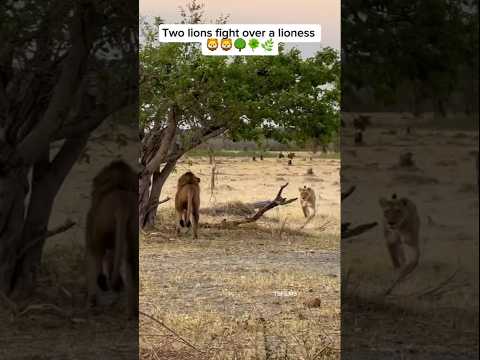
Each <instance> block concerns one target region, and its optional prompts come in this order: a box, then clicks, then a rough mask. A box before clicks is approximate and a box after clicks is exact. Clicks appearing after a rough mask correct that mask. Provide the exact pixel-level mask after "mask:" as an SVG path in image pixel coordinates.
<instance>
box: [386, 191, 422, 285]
mask: <svg viewBox="0 0 480 360" xmlns="http://www.w3.org/2000/svg"><path fill="white" fill-rule="evenodd" d="M379 203H380V206H381V208H382V210H383V233H384V236H385V240H386V242H387V249H388V252H389V253H390V258H391V261H392V264H393V267H394V268H395V270H397V271H398V276H397V277H396V279H395V280H394V282H393V284H392V285H391V286H390V288H389V289H388V290H387V292H386V295H388V294H389V293H390V292H391V291H392V290H393V288H394V287H395V286H396V285H397V284H398V283H399V282H400V281H402V280H403V279H405V277H406V276H407V275H409V274H410V273H411V272H412V271H413V270H414V269H415V268H416V267H417V265H418V260H419V258H420V248H419V232H420V218H419V216H418V213H417V207H416V206H415V204H414V203H413V202H412V201H411V200H409V199H407V198H400V199H397V196H396V195H395V194H393V195H392V198H391V199H390V200H387V199H385V198H383V197H382V198H380V199H379ZM406 250H409V252H410V253H411V257H410V259H407V258H406V256H405V251H406Z"/></svg>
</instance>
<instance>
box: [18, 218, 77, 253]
mask: <svg viewBox="0 0 480 360" xmlns="http://www.w3.org/2000/svg"><path fill="white" fill-rule="evenodd" d="M75 225H76V223H75V222H74V221H72V220H70V219H67V221H65V224H63V225H60V226H58V227H56V228H55V229H52V230H48V231H47V232H46V233H45V235H44V234H41V235H38V236H37V237H36V238H34V239H33V240H32V241H30V242H29V243H27V244H26V245H25V247H24V248H23V249H22V250H20V252H19V253H18V254H17V257H16V258H17V260H18V259H21V258H22V257H23V256H24V255H25V254H26V253H27V251H28V250H30V249H31V248H32V247H34V246H35V245H37V244H38V243H39V242H41V241H43V240H45V239H47V238H49V237H52V236H55V235H58V234H61V233H64V232H65V231H67V230H69V229H70V228H71V227H73V226H75Z"/></svg>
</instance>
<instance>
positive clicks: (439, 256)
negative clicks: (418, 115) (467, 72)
mask: <svg viewBox="0 0 480 360" xmlns="http://www.w3.org/2000/svg"><path fill="white" fill-rule="evenodd" d="M452 121H453V120H452ZM372 122H373V124H372V126H371V127H370V128H368V129H367V130H366V132H365V135H364V140H365V144H364V145H362V146H355V145H354V144H353V143H354V141H353V129H352V128H351V127H350V125H348V124H349V123H348V122H347V128H346V129H345V130H343V132H342V187H344V188H348V187H349V186H350V185H356V186H357V190H356V191H355V192H354V193H353V194H352V195H351V196H350V197H349V198H348V199H347V200H345V202H344V204H342V221H348V222H351V223H352V224H359V223H365V222H370V221H379V220H380V219H381V209H380V206H379V203H378V199H379V197H380V196H384V197H390V196H391V195H392V193H396V194H397V195H398V197H403V196H405V197H408V198H410V199H411V200H412V201H414V202H415V203H416V205H417V208H418V212H419V216H420V221H421V228H420V238H421V242H420V244H421V245H420V247H421V251H422V254H421V258H420V263H419V266H418V268H417V269H416V270H415V271H414V273H412V275H411V276H410V277H408V278H407V279H406V280H405V281H404V282H403V283H401V284H400V285H398V287H397V288H396V289H395V290H394V291H393V293H392V295H391V296H389V297H387V298H385V297H383V295H382V292H383V291H384V290H385V289H386V288H387V287H388V285H389V282H390V281H391V279H392V277H393V272H392V265H391V263H390V258H389V255H388V253H387V249H386V246H385V242H384V239H383V234H382V228H381V227H380V226H378V227H376V228H374V229H372V230H371V231H369V232H367V233H364V234H362V235H361V236H358V237H356V238H352V239H348V240H347V241H345V242H344V243H343V244H342V271H344V273H343V276H344V277H343V279H344V281H342V294H343V295H342V296H343V299H342V329H343V330H342V349H344V350H346V351H347V352H349V353H350V357H348V356H347V357H346V358H348V359H373V358H378V356H381V355H382V356H384V357H385V358H389V359H397V358H398V359H440V358H442V359H473V358H476V356H475V354H477V356H478V337H477V336H478V188H477V170H476V165H475V162H476V157H477V156H478V129H477V130H470V131H469V130H465V129H463V130H449V129H447V128H445V129H443V130H434V129H433V127H434V126H435V123H434V126H430V124H429V123H428V121H426V122H425V123H423V124H421V125H420V126H419V125H418V121H417V123H416V122H415V121H413V120H409V119H408V118H407V117H406V116H401V115H399V114H373V118H372ZM477 124H478V119H477ZM407 125H410V126H412V132H411V134H407V133H406V126H407ZM455 125H456V123H455ZM406 152H411V153H412V154H413V160H414V162H415V166H413V167H403V166H399V157H400V155H401V154H404V153H406ZM432 159H433V161H432ZM347 274H348V275H347ZM400 348H401V349H403V350H401V351H398V352H396V353H392V352H391V349H400ZM372 355H373V357H372Z"/></svg>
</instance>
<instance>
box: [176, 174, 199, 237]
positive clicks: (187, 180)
mask: <svg viewBox="0 0 480 360" xmlns="http://www.w3.org/2000/svg"><path fill="white" fill-rule="evenodd" d="M199 184H200V179H199V178H198V177H196V176H195V175H194V174H193V173H192V172H191V171H187V172H186V173H185V174H183V175H182V176H180V178H179V179H178V185H177V193H176V195H175V212H176V214H177V220H176V232H177V235H178V234H180V229H181V228H182V227H190V226H191V225H192V224H193V226H192V227H193V238H194V239H197V238H198V222H199V219H200V213H199V209H200V185H199Z"/></svg>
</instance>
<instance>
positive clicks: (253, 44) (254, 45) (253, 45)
mask: <svg viewBox="0 0 480 360" xmlns="http://www.w3.org/2000/svg"><path fill="white" fill-rule="evenodd" d="M248 46H250V47H251V48H252V50H253V51H255V49H256V48H258V47H259V46H260V41H258V39H255V38H253V39H250V41H249V42H248Z"/></svg>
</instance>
